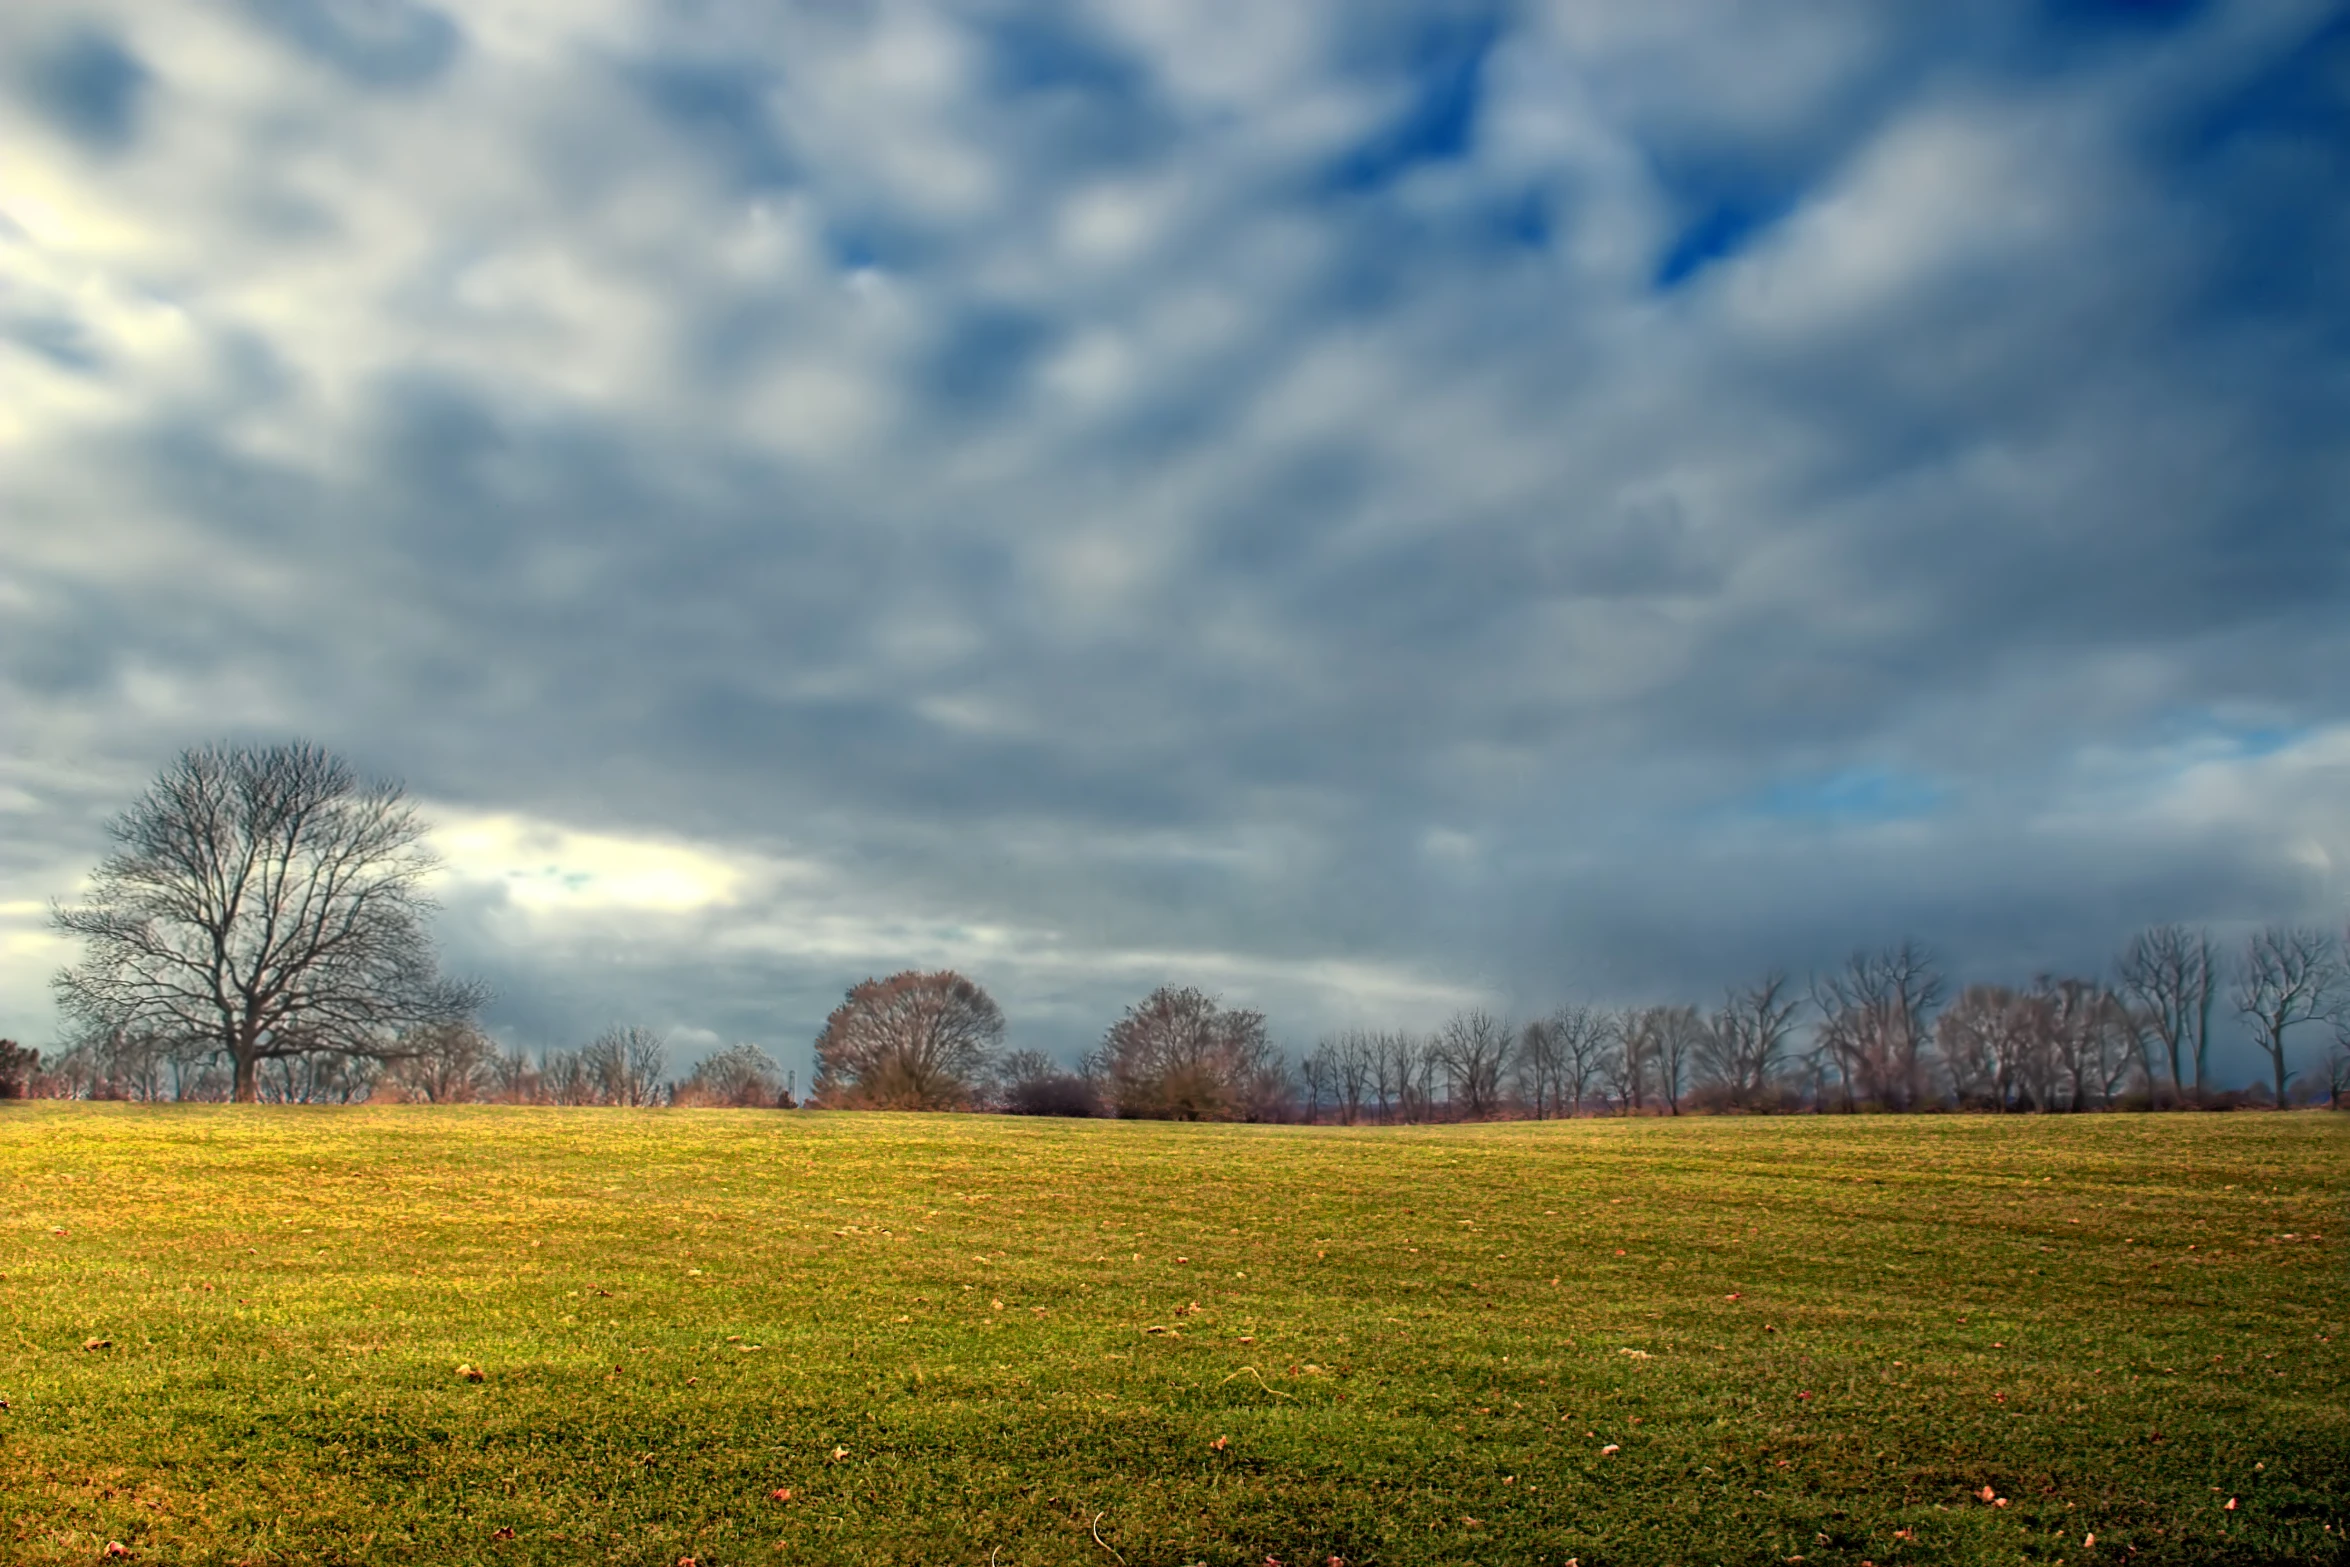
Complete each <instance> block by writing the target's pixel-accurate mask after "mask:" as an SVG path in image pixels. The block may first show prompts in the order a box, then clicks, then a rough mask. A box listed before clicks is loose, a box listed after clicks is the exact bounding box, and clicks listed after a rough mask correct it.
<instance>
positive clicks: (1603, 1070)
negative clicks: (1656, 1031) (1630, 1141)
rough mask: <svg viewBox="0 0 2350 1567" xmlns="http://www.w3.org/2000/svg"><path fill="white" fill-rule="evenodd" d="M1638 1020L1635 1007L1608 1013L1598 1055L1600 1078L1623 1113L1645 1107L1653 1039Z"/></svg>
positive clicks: (1640, 1109) (1632, 1112) (1637, 1012)
mask: <svg viewBox="0 0 2350 1567" xmlns="http://www.w3.org/2000/svg"><path fill="white" fill-rule="evenodd" d="M1642 1021H1643V1020H1642V1016H1641V1012H1640V1009H1639V1008H1637V1007H1626V1008H1624V1009H1623V1010H1621V1011H1619V1012H1615V1013H1611V1014H1610V1015H1609V1017H1608V1020H1607V1030H1606V1033H1605V1034H1604V1036H1603V1044H1602V1049H1601V1053H1600V1058H1599V1077H1600V1082H1601V1083H1602V1084H1603V1085H1604V1086H1605V1088H1606V1090H1607V1092H1608V1095H1609V1097H1610V1098H1612V1099H1614V1100H1615V1102H1616V1106H1617V1108H1619V1109H1621V1110H1622V1111H1623V1112H1624V1113H1625V1114H1626V1115H1638V1114H1639V1113H1640V1112H1641V1111H1642V1110H1644V1109H1646V1108H1647V1095H1648V1080H1649V1066H1650V1062H1649V1055H1650V1052H1651V1051H1653V1050H1654V1049H1655V1047H1656V1040H1655V1039H1654V1037H1652V1036H1651V1035H1650V1034H1649V1032H1648V1030H1647V1029H1646V1028H1644V1027H1643V1026H1642Z"/></svg>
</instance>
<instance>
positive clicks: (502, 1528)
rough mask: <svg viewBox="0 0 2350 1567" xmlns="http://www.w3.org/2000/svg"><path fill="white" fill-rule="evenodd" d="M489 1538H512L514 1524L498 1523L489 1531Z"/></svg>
mask: <svg viewBox="0 0 2350 1567" xmlns="http://www.w3.org/2000/svg"><path fill="white" fill-rule="evenodd" d="M490 1538H491V1539H493V1540H511V1539H513V1538H514V1526H513V1525H512V1524H500V1525H498V1527H496V1528H495V1529H492V1530H491V1531H490Z"/></svg>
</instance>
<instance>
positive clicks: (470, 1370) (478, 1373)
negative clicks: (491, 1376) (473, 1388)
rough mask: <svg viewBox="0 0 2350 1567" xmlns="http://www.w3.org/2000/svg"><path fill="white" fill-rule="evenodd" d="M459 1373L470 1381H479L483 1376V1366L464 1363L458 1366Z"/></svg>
mask: <svg viewBox="0 0 2350 1567" xmlns="http://www.w3.org/2000/svg"><path fill="white" fill-rule="evenodd" d="M457 1374H458V1375H459V1376H461V1377H463V1378H464V1379H465V1380H466V1381H468V1382H479V1381H480V1380H481V1379H482V1376H483V1372H482V1369H481V1367H479V1366H473V1365H465V1364H462V1363H460V1364H459V1365H458V1367H457Z"/></svg>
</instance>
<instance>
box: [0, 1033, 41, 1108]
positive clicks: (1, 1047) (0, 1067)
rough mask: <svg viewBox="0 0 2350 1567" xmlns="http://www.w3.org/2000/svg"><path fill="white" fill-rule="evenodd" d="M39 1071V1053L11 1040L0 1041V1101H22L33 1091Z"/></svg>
mask: <svg viewBox="0 0 2350 1567" xmlns="http://www.w3.org/2000/svg"><path fill="white" fill-rule="evenodd" d="M40 1070H41V1052H39V1051H38V1050H33V1049H28V1048H27V1047H25V1046H23V1045H20V1044H18V1043H17V1042H16V1041H15V1040H13V1039H0V1099H22V1098H25V1097H26V1096H27V1095H29V1094H31V1093H32V1091H33V1078H34V1077H35V1075H37V1074H38V1073H39V1072H40Z"/></svg>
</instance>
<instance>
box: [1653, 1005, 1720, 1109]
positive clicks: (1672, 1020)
mask: <svg viewBox="0 0 2350 1567" xmlns="http://www.w3.org/2000/svg"><path fill="white" fill-rule="evenodd" d="M1641 1020H1642V1026H1643V1027H1644V1028H1645V1029H1646V1030H1647V1031H1648V1035H1649V1038H1650V1040H1651V1045H1650V1049H1649V1059H1650V1060H1651V1061H1652V1062H1653V1063H1654V1064H1655V1071H1656V1090H1657V1094H1658V1097H1660V1098H1662V1099H1663V1100H1664V1102H1665V1109H1666V1111H1667V1113H1669V1114H1672V1115H1679V1114H1680V1113H1681V1095H1682V1094H1683V1093H1684V1092H1686V1091H1687V1089H1688V1086H1689V1072H1690V1069H1691V1067H1693V1066H1694V1065H1695V1064H1696V1061H1697V1053H1698V1050H1699V1047H1700V1046H1701V1045H1702V1043H1703V1042H1704V1040H1705V1037H1706V1026H1705V1019H1704V1018H1703V1017H1701V1016H1699V1015H1698V1011H1697V1008H1695V1007H1688V1006H1658V1007H1650V1008H1648V1009H1647V1010H1646V1011H1645V1012H1643V1013H1642V1014H1641Z"/></svg>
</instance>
